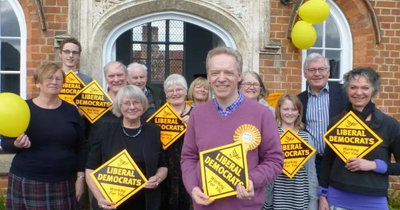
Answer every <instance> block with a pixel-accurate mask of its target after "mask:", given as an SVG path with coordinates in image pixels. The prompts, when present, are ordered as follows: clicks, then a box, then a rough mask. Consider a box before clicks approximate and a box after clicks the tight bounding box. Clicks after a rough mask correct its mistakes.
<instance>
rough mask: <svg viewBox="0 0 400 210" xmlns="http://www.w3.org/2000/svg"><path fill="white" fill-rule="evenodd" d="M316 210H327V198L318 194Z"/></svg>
mask: <svg viewBox="0 0 400 210" xmlns="http://www.w3.org/2000/svg"><path fill="white" fill-rule="evenodd" d="M318 210H329V204H328V200H326V198H325V197H324V196H319V208H318Z"/></svg>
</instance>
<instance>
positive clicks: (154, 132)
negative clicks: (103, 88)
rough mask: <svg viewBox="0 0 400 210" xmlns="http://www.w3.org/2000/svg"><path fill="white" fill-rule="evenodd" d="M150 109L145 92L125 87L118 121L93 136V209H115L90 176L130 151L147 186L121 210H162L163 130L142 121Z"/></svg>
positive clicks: (117, 101)
mask: <svg viewBox="0 0 400 210" xmlns="http://www.w3.org/2000/svg"><path fill="white" fill-rule="evenodd" d="M147 108H148V103H147V98H146V96H145V95H144V93H143V91H142V90H141V89H140V88H139V87H137V86H134V85H127V86H124V87H122V88H121V89H120V90H119V91H118V94H117V95H116V98H115V101H114V106H113V108H112V112H113V113H114V114H115V115H116V116H117V117H119V119H117V120H113V121H106V122H103V123H102V124H101V126H100V128H101V129H99V131H98V132H97V133H96V134H95V135H94V136H91V138H93V139H91V141H90V142H91V146H90V152H89V157H88V162H87V164H86V182H87V183H88V186H89V188H90V190H91V191H92V193H93V195H94V200H93V202H92V207H93V209H99V208H101V209H115V207H114V206H113V205H114V203H112V202H109V201H107V200H106V199H105V198H104V197H103V195H102V194H101V193H100V190H99V189H98V187H97V186H96V184H95V182H94V181H93V179H92V178H91V176H90V174H91V173H92V172H93V171H94V170H95V169H96V168H98V167H99V166H101V165H102V164H104V163H105V162H107V161H108V160H109V159H111V158H112V157H114V156H115V155H117V154H118V153H119V152H121V151H122V150H124V149H127V150H128V153H129V154H130V155H131V157H132V159H133V160H134V161H135V163H136V164H137V165H138V167H139V168H140V170H141V171H142V172H143V174H144V175H145V176H146V177H147V179H148V182H147V184H146V185H145V187H144V190H143V189H142V190H140V191H139V192H137V193H136V194H134V195H133V196H132V197H130V198H129V199H128V200H126V201H124V202H123V203H122V204H121V205H120V206H118V209H119V210H120V209H126V210H128V209H129V210H131V209H134V210H138V209H140V210H153V209H160V203H161V189H160V188H158V185H159V184H160V183H161V182H162V181H163V180H164V179H165V178H166V177H167V171H168V169H167V167H166V166H167V163H166V160H165V156H164V152H163V149H162V147H161V142H160V128H159V127H157V126H155V125H153V124H148V123H145V122H143V121H141V120H140V117H141V116H142V114H143V113H144V112H145V111H146V109H147Z"/></svg>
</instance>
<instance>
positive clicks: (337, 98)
mask: <svg viewBox="0 0 400 210" xmlns="http://www.w3.org/2000/svg"><path fill="white" fill-rule="evenodd" d="M328 84H329V120H330V119H332V118H333V117H334V116H336V115H338V114H340V113H341V112H342V111H343V110H345V109H346V106H347V104H348V103H349V97H348V96H347V94H346V93H345V92H344V91H343V90H342V84H338V83H331V82H329V83H328ZM297 96H298V97H299V98H300V101H301V103H302V104H303V120H302V121H303V123H304V124H306V111H307V104H308V90H305V91H303V92H301V93H300V94H299V95H297Z"/></svg>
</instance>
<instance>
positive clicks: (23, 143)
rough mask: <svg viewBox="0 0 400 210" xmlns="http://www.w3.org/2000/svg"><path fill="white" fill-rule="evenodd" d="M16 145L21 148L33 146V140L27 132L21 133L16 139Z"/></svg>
mask: <svg viewBox="0 0 400 210" xmlns="http://www.w3.org/2000/svg"><path fill="white" fill-rule="evenodd" d="M14 146H15V147H17V148H19V149H23V148H25V149H27V148H29V147H31V141H29V137H28V136H27V135H26V134H24V133H23V134H21V135H19V136H18V137H17V139H15V141H14Z"/></svg>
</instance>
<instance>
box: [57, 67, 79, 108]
mask: <svg viewBox="0 0 400 210" xmlns="http://www.w3.org/2000/svg"><path fill="white" fill-rule="evenodd" d="M84 87H85V84H84V83H83V82H82V80H81V79H80V78H79V77H78V76H77V75H76V74H75V72H74V71H72V70H69V71H68V72H67V73H66V74H65V82H64V84H63V86H62V89H61V91H60V94H58V97H59V98H60V99H61V100H64V101H66V102H68V103H70V104H74V97H75V96H76V94H77V93H78V92H79V91H80V90H82V88H84Z"/></svg>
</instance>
